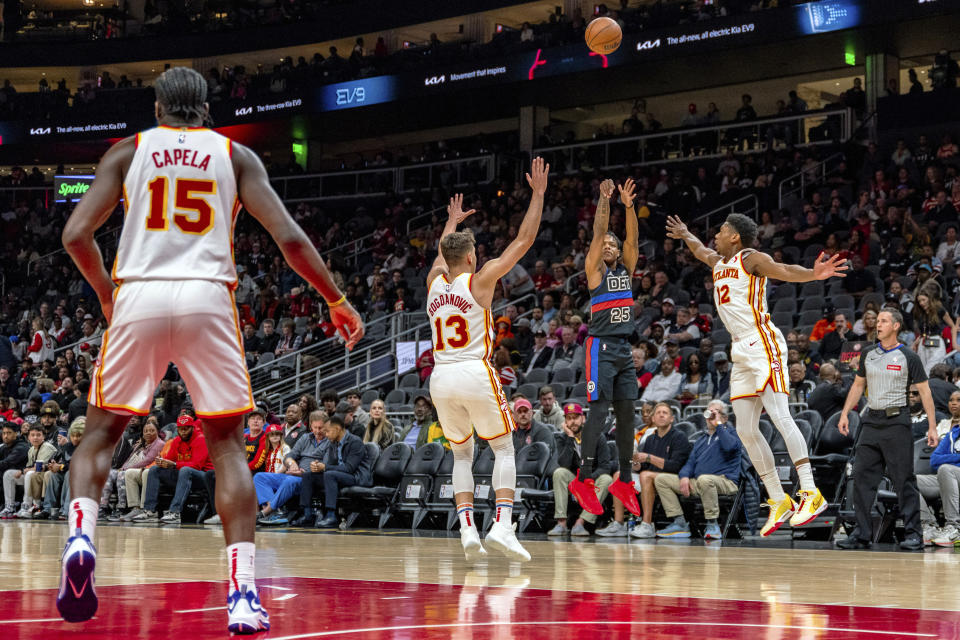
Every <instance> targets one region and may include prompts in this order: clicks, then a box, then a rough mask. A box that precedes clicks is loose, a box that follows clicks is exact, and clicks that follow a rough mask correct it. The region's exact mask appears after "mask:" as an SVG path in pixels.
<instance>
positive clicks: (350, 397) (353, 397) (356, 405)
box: [343, 389, 370, 438]
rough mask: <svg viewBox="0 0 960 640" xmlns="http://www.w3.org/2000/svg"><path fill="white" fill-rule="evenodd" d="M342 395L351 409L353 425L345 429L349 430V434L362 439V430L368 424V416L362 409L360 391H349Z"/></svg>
mask: <svg viewBox="0 0 960 640" xmlns="http://www.w3.org/2000/svg"><path fill="white" fill-rule="evenodd" d="M343 395H344V397H345V398H346V400H347V402H349V403H350V406H351V407H352V408H353V424H352V425H351V424H348V425H347V428H348V429H350V431H351V433H353V434H354V435H357V436H360V437H361V438H362V437H363V432H364V430H365V429H366V428H367V425H368V424H369V423H370V414H369V413H367V412H366V411H365V410H364V409H363V405H362V404H361V396H360V390H359V389H350V390H349V391H347V392H346V393H345V394H343ZM358 431H359V433H358Z"/></svg>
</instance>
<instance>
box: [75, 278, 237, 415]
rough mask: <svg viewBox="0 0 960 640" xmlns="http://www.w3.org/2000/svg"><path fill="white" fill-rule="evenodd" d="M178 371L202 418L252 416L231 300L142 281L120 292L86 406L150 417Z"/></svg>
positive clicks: (223, 289)
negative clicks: (159, 392) (165, 380)
mask: <svg viewBox="0 0 960 640" xmlns="http://www.w3.org/2000/svg"><path fill="white" fill-rule="evenodd" d="M170 362H173V363H174V364H176V365H177V369H178V370H179V372H180V376H181V377H182V378H183V381H184V383H185V384H186V387H187V391H189V393H190V397H191V399H192V401H193V407H194V410H195V411H196V412H197V416H198V417H206V418H221V417H228V416H235V415H241V414H244V413H247V412H248V411H250V410H251V409H253V405H254V403H253V393H252V391H251V389H250V377H249V375H248V374H247V366H246V361H245V359H244V353H243V340H242V338H241V334H240V325H239V321H238V318H237V308H236V305H235V303H234V299H233V292H232V291H231V290H230V288H229V287H228V286H227V285H226V284H224V283H222V282H214V281H211V280H139V281H135V282H125V283H123V284H122V285H121V286H120V287H119V288H118V289H117V291H116V292H115V295H114V303H113V318H112V321H111V322H110V327H109V328H108V329H107V331H106V332H105V333H104V335H103V344H102V345H101V348H100V356H99V358H98V359H97V364H96V368H95V369H94V372H93V376H92V379H91V381H90V395H89V398H88V402H89V403H90V404H92V405H95V406H97V407H100V408H101V409H104V410H105V411H112V412H114V413H132V414H137V415H146V414H148V413H149V412H150V409H151V408H152V404H153V392H154V390H155V389H156V386H157V384H158V383H159V381H160V379H161V378H162V377H163V375H164V373H165V372H166V370H167V364H168V363H170Z"/></svg>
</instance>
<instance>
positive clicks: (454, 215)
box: [427, 193, 476, 287]
mask: <svg viewBox="0 0 960 640" xmlns="http://www.w3.org/2000/svg"><path fill="white" fill-rule="evenodd" d="M475 212H476V209H470V210H469V211H464V210H463V194H462V193H458V194H456V195H454V196H453V197H452V198H450V204H448V205H447V213H448V214H449V216H450V217H448V218H447V224H446V225H444V227H443V233H441V234H440V242H443V239H444V238H446V237H447V236H448V235H450V234H451V233H455V232H456V230H457V226H458V225H459V224H460V223H461V222H463V221H464V220H466V219H467V218H468V217H469V216H471V215H473V214H474V213H475ZM439 247H440V243H439V242H438V243H437V259H436V260H434V261H433V266H432V267H430V272H429V273H427V286H428V287H429V286H430V283H432V282H433V280H434V278H436V277H437V276H438V275H440V274H441V273H443V274H446V273H448V271H447V261H446V260H444V259H443V254H442V253H441V252H440V248H439Z"/></svg>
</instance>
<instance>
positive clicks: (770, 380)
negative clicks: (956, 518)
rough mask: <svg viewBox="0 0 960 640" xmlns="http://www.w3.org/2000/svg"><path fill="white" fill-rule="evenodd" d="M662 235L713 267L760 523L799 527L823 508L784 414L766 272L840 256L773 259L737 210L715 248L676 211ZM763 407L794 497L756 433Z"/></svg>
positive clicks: (828, 273) (777, 274) (821, 271)
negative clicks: (791, 468) (758, 493)
mask: <svg viewBox="0 0 960 640" xmlns="http://www.w3.org/2000/svg"><path fill="white" fill-rule="evenodd" d="M667 235H668V236H669V237H671V238H674V239H676V240H683V241H684V242H685V243H686V244H687V247H689V249H690V251H691V252H693V255H694V256H696V258H697V259H698V260H700V261H701V262H704V263H706V264H708V265H710V267H711V268H712V269H713V285H714V286H713V292H714V295H713V297H714V302H715V303H716V305H717V312H718V314H719V315H720V320H722V321H723V324H724V326H725V327H726V328H727V331H729V332H730V335H731V336H732V337H733V347H732V349H731V359H732V360H733V371H732V372H731V374H730V401H731V403H732V404H733V412H734V413H735V414H736V416H737V435H738V436H740V440H741V441H742V442H743V446H744V447H745V448H746V449H747V453H749V454H750V460H751V462H753V466H754V468H755V469H756V470H757V473H758V474H760V478H761V479H762V480H763V484H764V486H765V487H766V489H767V495H768V497H769V500H767V504H768V505H769V507H770V516H769V517H768V518H767V522H766V524H765V525H764V526H763V528H762V529H761V530H760V534H761V535H763V536H769V535H770V534H771V533H773V532H774V531H776V530H777V529H778V528H779V527H780V525H782V524H783V523H784V522H786V521H787V519H789V520H790V526H792V527H799V526H803V525H805V524H808V523H810V522H812V521H813V520H814V519H815V518H816V517H817V516H818V515H819V514H821V513H822V512H823V511H824V510H825V509H826V508H827V501H826V500H825V499H824V497H823V495H821V493H820V490H819V489H817V487H816V484H815V483H814V480H813V471H812V470H811V468H810V460H809V457H808V455H809V454H808V451H807V443H806V441H805V440H804V438H803V434H802V433H801V432H800V429H799V428H797V423H796V422H794V421H793V417H791V415H790V408H789V404H788V402H787V399H788V394H789V393H790V387H789V382H788V380H787V343H786V341H785V340H784V339H783V334H782V333H780V330H779V329H778V328H777V327H775V326H774V325H773V323H771V322H770V314H769V313H768V312H767V289H766V285H767V278H773V279H775V280H783V281H786V282H810V281H813V280H826V279H827V278H830V277H833V276H840V277H844V276H845V274H844V273H843V271H844V270H846V268H847V267H846V265H845V264H844V260H843V259H842V258H840V256H838V255H834V256H833V257H831V258H827V257H826V256H824V255H823V254H821V255H820V257H819V258H818V259H817V260H816V262H815V263H814V266H813V269H806V268H804V267H801V266H799V265H789V264H782V263H779V262H774V261H773V258H771V257H770V256H769V255H767V254H766V253H761V252H760V251H757V250H755V249H752V248H750V247H752V246H753V243H754V242H755V241H756V239H757V223H756V222H754V221H753V220H751V219H750V218H748V217H747V216H745V215H743V214H739V213H733V214H730V215H729V216H728V217H727V220H726V222H724V223H723V225H722V226H721V227H720V231H719V232H717V235H716V238H715V241H716V246H717V250H716V251H714V250H712V249H709V248H707V247H705V246H704V245H703V243H702V242H700V241H699V240H698V239H697V237H696V236H694V235H693V234H692V233H691V232H690V231H689V230H688V229H687V226H686V225H685V224H683V222H681V221H680V219H679V218H677V217H670V218H668V219H667ZM764 409H766V410H767V414H768V415H769V416H770V419H771V420H772V421H773V424H774V425H775V426H776V428H777V430H778V431H780V434H781V435H782V436H783V439H784V441H785V442H786V444H787V450H788V452H789V453H790V459H791V460H793V464H794V465H796V468H797V476H798V477H799V479H800V490H799V496H800V504H799V505H797V504H796V503H795V502H794V501H793V499H792V498H791V497H790V496H788V495H786V494H785V493H784V491H783V487H782V486H781V484H780V478H779V476H778V474H777V469H776V467H775V466H774V460H773V452H772V451H771V449H770V444H769V443H768V442H767V441H766V439H765V438H764V437H763V435H762V434H761V433H760V413H761V412H762V411H763V410H764Z"/></svg>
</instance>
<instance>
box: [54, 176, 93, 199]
mask: <svg viewBox="0 0 960 640" xmlns="http://www.w3.org/2000/svg"><path fill="white" fill-rule="evenodd" d="M91 184H93V176H54V177H53V193H54V199H55V200H56V201H57V202H76V201H78V200H79V199H80V198H82V197H83V194H85V193H86V192H87V190H88V189H90V185H91Z"/></svg>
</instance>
